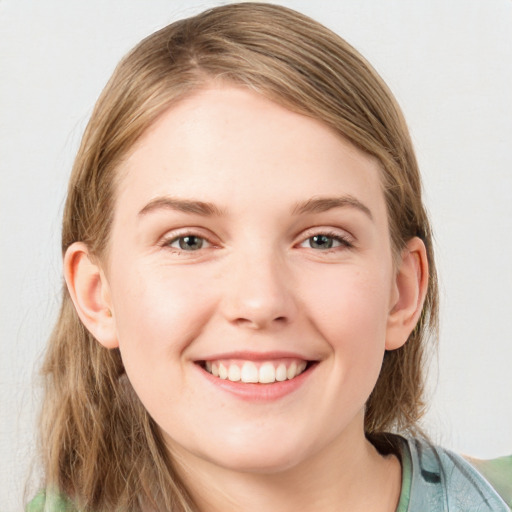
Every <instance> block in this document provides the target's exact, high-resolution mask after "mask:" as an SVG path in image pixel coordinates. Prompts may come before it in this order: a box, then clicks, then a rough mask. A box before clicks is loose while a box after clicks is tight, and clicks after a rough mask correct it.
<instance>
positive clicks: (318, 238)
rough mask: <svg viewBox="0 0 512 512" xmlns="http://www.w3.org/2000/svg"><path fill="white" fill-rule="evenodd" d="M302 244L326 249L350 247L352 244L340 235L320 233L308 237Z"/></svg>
mask: <svg viewBox="0 0 512 512" xmlns="http://www.w3.org/2000/svg"><path fill="white" fill-rule="evenodd" d="M300 246H301V247H308V248H311V249H318V250H320V251H326V250H329V249H335V248H336V247H343V246H344V247H350V246H351V244H350V243H349V242H348V241H347V240H345V239H344V238H342V237H340V236H338V235H336V236H335V235H328V234H318V235H313V236H310V237H309V238H306V240H304V241H303V242H302V243H301V244H300Z"/></svg>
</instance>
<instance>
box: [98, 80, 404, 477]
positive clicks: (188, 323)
mask: <svg viewBox="0 0 512 512" xmlns="http://www.w3.org/2000/svg"><path fill="white" fill-rule="evenodd" d="M119 172H120V173H121V174H120V177H121V180H120V185H119V188H118V194H117V200H116V207H115V215H114V222H113V227H112V233H111V240H110V252H109V257H108V262H107V265H106V269H105V275H106V279H107V281H108V287H109V294H110V300H111V306H112V312H113V317H114V319H115V325H116V330H117V340H118V343H119V347H120V351H121V354H122V358H123V361H124V364H125V367H126V372H127V374H128V377H129V378H130V380H131V382H132V384H133V387H134V389H135V391H136V392H137V394H138V395H139V397H140V399H141V401H142V402H143V404H144V405H145V407H146V408H147V410H148V411H149V413H150V415H151V416H152V417H153V418H154V419H155V421H156V422H157V423H158V425H159V426H160V428H161V430H162V432H163V435H164V437H165V439H166V442H167V445H168V447H169V449H170V451H171V453H175V454H179V456H180V457H181V458H182V459H183V460H185V461H187V460H189V461H192V460H201V461H206V462H207V463H209V464H215V465H217V466H222V467H225V468H234V469H240V470H244V471H259V472H261V471H278V470H282V469H285V468H290V467H293V466H294V465H297V464H300V463H302V462H305V461H307V460H308V459H309V458H311V457H314V456H316V455H317V454H318V453H320V452H322V451H324V450H336V449H337V448H340V447H341V446H350V444H352V443H355V442H359V441H361V440H362V439H364V432H363V411H364V404H365V402H366V400H367V398H368V396H369V394H370V392H371V390H372V389H373V387H374V385H375V382H376V380H377V377H378V374H379V370H380V366H381V363H382V358H383V354H384V350H385V348H386V343H387V331H388V317H389V312H390V311H391V310H392V308H393V304H394V302H395V301H396V286H395V273H394V270H393V264H392V251H391V246H390V237H389V230H388V224H387V215H386V205H385V201H384V196H383V192H382V190H381V185H380V181H379V172H380V171H379V167H378V164H377V163H376V161H374V160H373V159H372V158H371V157H369V156H367V155H365V154H363V153H362V152H360V151H359V150H357V149H356V148H355V147H353V146H352V145H351V144H350V143H348V142H347V141H345V140H344V139H342V138H341V137H340V136H339V135H336V134H335V133H334V132H333V131H331V130H330V129H329V128H327V127H326V126H324V125H322V124H321V123H319V122H318V121H316V120H312V119H309V118H306V117H303V116H301V115H298V114H295V113H292V112H290V111H288V110H286V109H284V108H283V107H281V106H279V105H277V104H275V103H272V102H270V101H269V100H267V99H265V98H263V97H262V96H260V95H257V94H255V93H253V92H249V91H247V90H244V89H241V88H235V87H228V86H222V87H217V88H208V89H205V90H202V91H199V92H197V93H195V94H194V95H192V96H191V97H189V98H187V99H185V100H183V101H181V102H180V103H178V104H177V105H175V106H173V107H172V108H171V109H170V110H168V111H167V112H166V113H164V114H163V115H162V116H161V117H160V118H159V120H158V121H157V122H156V123H155V124H154V125H153V126H152V127H151V128H150V129H149V130H148V131H147V132H146V134H145V135H144V136H143V137H142V138H141V139H140V140H139V142H138V143H137V145H136V147H135V148H134V149H133V151H132V152H131V153H130V155H129V156H128V158H127V159H126V160H125V161H124V163H123V164H122V167H121V168H120V169H119Z"/></svg>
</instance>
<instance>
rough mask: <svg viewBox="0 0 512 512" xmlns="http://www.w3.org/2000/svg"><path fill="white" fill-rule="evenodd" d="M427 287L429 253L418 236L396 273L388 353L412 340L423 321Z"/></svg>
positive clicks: (401, 260)
mask: <svg viewBox="0 0 512 512" xmlns="http://www.w3.org/2000/svg"><path fill="white" fill-rule="evenodd" d="M427 288H428V259H427V251H426V249H425V244H424V243H423V241H422V240H420V239H419V238H417V237H414V238H411V240H409V242H407V245H406V246H405V248H404V249H403V250H402V253H401V255H400V261H399V262H398V268H397V270H396V274H395V282H394V290H393V297H392V303H391V311H390V312H389V315H388V325H387V336H386V350H395V349H397V348H400V347H401V346H402V345H404V344H405V342H406V341H407V339H408V338H409V335H410V334H411V332H412V331H413V329H414V327H416V324H417V322H418V320H419V318H420V315H421V310H422V308H423V302H424V301H425V296H426V294H427Z"/></svg>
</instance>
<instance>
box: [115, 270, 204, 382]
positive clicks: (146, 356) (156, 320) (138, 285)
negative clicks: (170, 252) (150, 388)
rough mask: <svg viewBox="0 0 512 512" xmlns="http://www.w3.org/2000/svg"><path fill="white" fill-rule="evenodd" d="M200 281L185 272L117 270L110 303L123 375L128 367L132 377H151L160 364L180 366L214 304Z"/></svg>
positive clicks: (161, 366) (161, 365)
mask: <svg viewBox="0 0 512 512" xmlns="http://www.w3.org/2000/svg"><path fill="white" fill-rule="evenodd" d="M200 283H201V279H197V280H196V279H192V280H191V279H190V276H189V274H188V273H187V272H174V273H173V274H172V275H171V273H170V272H169V269H166V268H165V267H154V266H151V265H149V266H140V267H138V268H137V266H136V265H130V272H129V273H128V272H123V269H122V267H121V266H120V267H119V268H118V269H117V270H116V272H115V274H114V275H113V287H112V301H113V305H114V311H115V316H116V326H117V335H118V341H119V347H120V351H121V355H122V356H123V361H124V362H125V366H126V369H127V372H129V371H130V369H132V368H133V372H132V374H133V375H134V377H135V375H136V374H138V373H140V374H142V373H146V372H148V371H149V375H154V376H155V377H156V375H157V373H158V369H159V368H165V364H166V363H174V364H179V365H181V363H182V362H183V358H184V352H185V351H186V349H187V347H188V346H189V345H190V343H192V341H193V340H194V339H195V338H196V337H197V336H198V334H199V333H200V332H201V329H202V328H203V327H204V324H205V322H207V321H208V318H209V317H210V315H211V311H212V304H213V303H214V301H213V298H212V297H209V296H208V295H207V293H204V291H203V290H201V289H200ZM146 375H147V373H146ZM160 377H164V378H165V380H168V379H169V375H167V376H160Z"/></svg>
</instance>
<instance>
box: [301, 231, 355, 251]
mask: <svg viewBox="0 0 512 512" xmlns="http://www.w3.org/2000/svg"><path fill="white" fill-rule="evenodd" d="M315 237H326V238H329V239H331V240H333V241H334V242H338V243H339V245H338V246H336V247H328V248H326V249H318V252H323V253H329V252H333V251H337V250H343V249H351V248H353V247H354V243H353V242H352V240H351V239H350V238H349V237H348V236H343V235H340V233H338V232H334V231H317V232H314V233H311V234H310V236H308V237H306V238H304V239H303V240H302V242H300V243H299V247H303V244H304V243H306V242H308V241H311V240H312V239H313V238H315ZM309 248H310V249H313V250H315V249H314V248H313V247H309Z"/></svg>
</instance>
